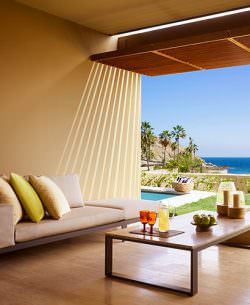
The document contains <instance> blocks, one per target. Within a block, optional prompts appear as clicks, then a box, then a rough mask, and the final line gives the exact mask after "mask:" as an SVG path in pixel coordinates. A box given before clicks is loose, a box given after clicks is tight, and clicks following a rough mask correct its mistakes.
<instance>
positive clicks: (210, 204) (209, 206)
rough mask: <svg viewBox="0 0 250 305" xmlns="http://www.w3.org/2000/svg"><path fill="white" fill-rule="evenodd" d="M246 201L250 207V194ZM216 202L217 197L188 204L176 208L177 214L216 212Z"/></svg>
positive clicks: (246, 196)
mask: <svg viewBox="0 0 250 305" xmlns="http://www.w3.org/2000/svg"><path fill="white" fill-rule="evenodd" d="M245 199H246V204H248V205H250V194H247V195H245ZM215 202H216V196H211V197H208V198H205V199H201V200H199V201H196V202H191V203H187V204H185V205H182V206H180V207H178V208H176V214H177V215H182V214H186V213H190V212H194V211H198V210H207V211H215V210H216V206H215Z"/></svg>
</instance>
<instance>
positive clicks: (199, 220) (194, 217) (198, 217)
mask: <svg viewBox="0 0 250 305" xmlns="http://www.w3.org/2000/svg"><path fill="white" fill-rule="evenodd" d="M193 220H194V222H195V223H196V224H200V223H201V220H202V218H201V216H200V215H199V214H195V215H194V216H193Z"/></svg>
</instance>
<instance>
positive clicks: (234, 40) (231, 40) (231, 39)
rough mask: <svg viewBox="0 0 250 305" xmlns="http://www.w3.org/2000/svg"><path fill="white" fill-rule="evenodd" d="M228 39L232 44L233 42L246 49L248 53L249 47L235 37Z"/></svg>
mask: <svg viewBox="0 0 250 305" xmlns="http://www.w3.org/2000/svg"><path fill="white" fill-rule="evenodd" d="M227 40H228V41H230V42H232V43H233V44H235V45H236V46H237V47H239V48H241V49H243V50H245V51H247V52H248V53H250V48H248V47H247V46H245V45H244V44H243V43H241V42H239V41H237V40H236V39H235V38H228V39H227Z"/></svg>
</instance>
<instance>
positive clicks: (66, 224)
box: [0, 177, 157, 254]
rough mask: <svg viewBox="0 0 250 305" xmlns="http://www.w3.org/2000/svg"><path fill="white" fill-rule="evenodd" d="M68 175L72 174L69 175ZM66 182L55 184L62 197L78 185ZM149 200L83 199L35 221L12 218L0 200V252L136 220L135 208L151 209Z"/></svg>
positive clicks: (137, 210) (154, 206) (152, 202)
mask: <svg viewBox="0 0 250 305" xmlns="http://www.w3.org/2000/svg"><path fill="white" fill-rule="evenodd" d="M71 178H72V177H71ZM76 181H78V180H75V183H74V184H72V183H71V184H70V183H69V184H68V183H67V178H65V179H64V183H60V184H59V187H60V189H61V191H62V192H63V193H64V194H65V197H66V198H69V197H72V196H73V197H74V194H75V193H77V192H78V193H79V189H80V186H79V185H76ZM156 207H157V204H156V202H155V201H150V200H134V199H110V200H93V201H84V204H83V205H82V206H79V205H76V206H75V207H74V205H73V207H71V209H70V212H68V213H66V214H65V215H63V216H62V217H61V218H60V219H59V220H56V219H52V218H51V217H49V216H45V218H44V219H42V220H41V221H40V222H39V223H34V222H31V221H30V220H28V219H22V220H21V221H20V222H18V223H17V224H14V221H13V206H11V205H10V204H4V203H0V254H1V253H7V252H12V251H16V250H19V249H24V248H28V247H32V246H37V245H42V244H46V243H50V242H55V241H59V240H63V239H67V238H72V237H77V236H81V235H84V234H88V233H91V232H95V231H97V230H105V229H108V228H112V227H126V226H127V225H128V224H130V223H134V222H137V221H138V220H139V219H138V216H139V210H142V209H148V210H155V209H156Z"/></svg>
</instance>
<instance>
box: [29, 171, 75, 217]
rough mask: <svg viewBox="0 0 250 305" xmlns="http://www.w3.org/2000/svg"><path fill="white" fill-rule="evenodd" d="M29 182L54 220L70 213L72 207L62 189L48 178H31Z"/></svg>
mask: <svg viewBox="0 0 250 305" xmlns="http://www.w3.org/2000/svg"><path fill="white" fill-rule="evenodd" d="M29 181H30V183H31V184H32V186H33V187H34V189H35V190H36V192H37V194H38V195H39V197H40V198H41V200H42V202H43V205H44V207H45V209H46V210H47V212H48V213H49V214H50V216H51V217H52V218H55V219H59V218H61V217H62V216H63V215H64V214H66V213H68V212H70V206H69V203H68V201H67V199H66V198H65V196H64V194H63V192H62V191H61V190H60V188H59V187H58V186H57V185H56V184H55V183H54V182H53V181H52V180H51V179H49V178H48V177H45V176H40V177H36V176H30V177H29Z"/></svg>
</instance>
